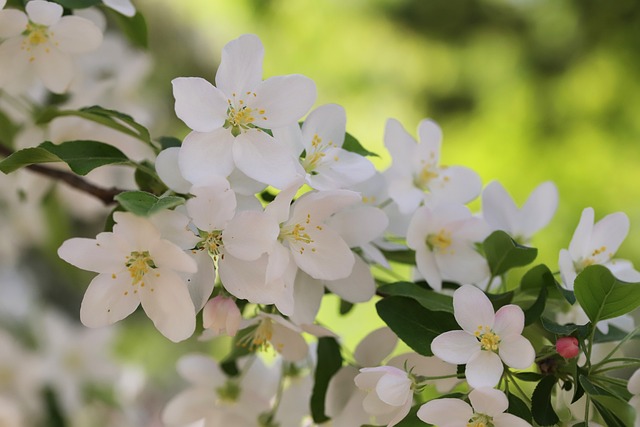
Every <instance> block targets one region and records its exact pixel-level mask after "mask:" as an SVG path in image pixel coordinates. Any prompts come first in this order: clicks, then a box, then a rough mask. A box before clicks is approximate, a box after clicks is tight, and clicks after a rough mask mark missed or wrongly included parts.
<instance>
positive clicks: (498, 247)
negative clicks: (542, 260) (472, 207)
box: [483, 230, 538, 276]
mask: <svg viewBox="0 0 640 427" xmlns="http://www.w3.org/2000/svg"><path fill="white" fill-rule="evenodd" d="M483 246H484V252H485V255H486V257H487V261H488V262H489V268H490V269H491V274H492V275H494V276H500V275H502V274H503V273H505V272H507V271H508V270H510V269H512V268H514V267H522V266H524V265H527V264H530V263H531V262H533V260H534V259H536V256H537V255H538V250H537V249H536V248H529V247H526V246H522V245H519V244H518V243H516V241H515V240H513V239H512V238H511V237H510V236H509V235H508V234H507V233H505V232H504V231H501V230H496V231H494V232H493V233H491V235H490V236H489V237H487V238H486V239H485V240H484V243H483Z"/></svg>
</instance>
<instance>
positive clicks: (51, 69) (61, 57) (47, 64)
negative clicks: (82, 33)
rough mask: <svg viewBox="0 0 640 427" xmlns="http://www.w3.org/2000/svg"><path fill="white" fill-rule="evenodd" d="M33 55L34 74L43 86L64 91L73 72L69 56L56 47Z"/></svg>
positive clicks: (69, 82) (56, 91)
mask: <svg viewBox="0 0 640 427" xmlns="http://www.w3.org/2000/svg"><path fill="white" fill-rule="evenodd" d="M30 3H31V2H30ZM51 4H55V3H51ZM34 57H35V60H34V61H33V63H34V65H35V68H36V74H37V75H38V77H39V78H40V80H42V83H43V84H44V85H45V87H46V88H47V89H49V90H50V91H51V92H53V93H64V92H66V91H67V89H69V85H70V84H71V80H72V79H73V74H74V70H73V63H72V62H71V57H70V56H69V55H68V54H66V53H64V52H61V51H60V50H58V49H49V50H48V51H43V50H42V49H40V50H39V51H38V52H37V53H34Z"/></svg>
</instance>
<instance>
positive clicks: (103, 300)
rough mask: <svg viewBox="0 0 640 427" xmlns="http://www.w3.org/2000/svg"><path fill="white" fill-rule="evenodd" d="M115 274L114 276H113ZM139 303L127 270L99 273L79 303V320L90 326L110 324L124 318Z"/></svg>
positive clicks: (96, 326)
mask: <svg viewBox="0 0 640 427" xmlns="http://www.w3.org/2000/svg"><path fill="white" fill-rule="evenodd" d="M114 276H115V277H114ZM139 304H140V299H139V298H138V296H137V295H135V294H134V292H133V288H132V286H131V277H130V276H129V274H128V272H126V271H123V272H121V273H118V274H114V275H113V276H112V275H111V274H99V275H97V276H96V277H95V278H94V279H93V280H92V281H91V283H89V287H88V288H87V290H86V292H85V294H84V298H83V299H82V304H81V305H80V321H81V322H82V324H83V325H85V326H88V327H90V328H98V327H102V326H107V325H111V324H113V323H115V322H117V321H119V320H122V319H124V318H125V317H127V316H128V315H130V314H131V313H133V312H134V311H135V309H136V308H137V307H138V305H139Z"/></svg>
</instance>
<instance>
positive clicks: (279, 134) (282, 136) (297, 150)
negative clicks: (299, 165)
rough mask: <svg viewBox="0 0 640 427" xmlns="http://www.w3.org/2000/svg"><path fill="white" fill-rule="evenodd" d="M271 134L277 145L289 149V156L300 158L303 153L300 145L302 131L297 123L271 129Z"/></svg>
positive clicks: (302, 147)
mask: <svg viewBox="0 0 640 427" xmlns="http://www.w3.org/2000/svg"><path fill="white" fill-rule="evenodd" d="M271 132H272V133H273V137H274V138H275V139H276V141H278V143H280V144H283V145H285V146H287V147H289V150H290V151H291V154H293V155H294V156H295V157H300V154H302V152H303V151H304V145H303V143H302V129H300V125H299V124H298V123H294V124H292V125H289V126H284V127H280V128H276V129H272V131H271Z"/></svg>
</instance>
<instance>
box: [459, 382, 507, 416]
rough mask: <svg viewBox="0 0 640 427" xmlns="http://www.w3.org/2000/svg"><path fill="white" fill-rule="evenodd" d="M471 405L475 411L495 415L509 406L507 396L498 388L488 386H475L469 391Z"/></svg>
mask: <svg viewBox="0 0 640 427" xmlns="http://www.w3.org/2000/svg"><path fill="white" fill-rule="evenodd" d="M469 400H470V401H471V406H473V410H474V411H475V412H476V413H480V414H485V415H489V416H490V417H495V416H496V415H498V414H501V413H503V412H504V411H506V410H507V408H508V407H509V400H508V399H507V396H506V395H505V394H504V393H503V392H502V391H500V390H496V389H494V388H488V387H480V388H476V389H474V390H472V391H471V393H469Z"/></svg>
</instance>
